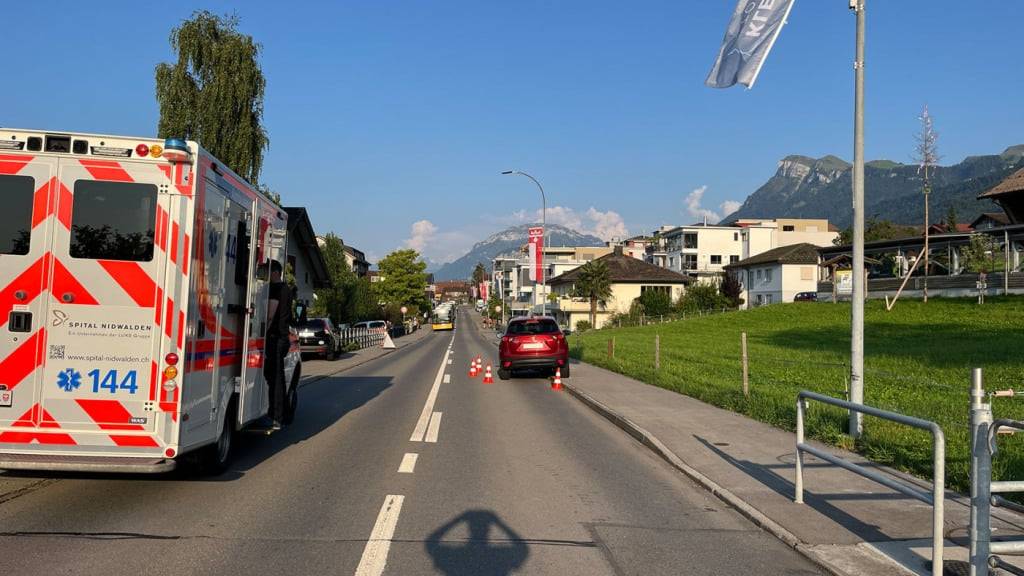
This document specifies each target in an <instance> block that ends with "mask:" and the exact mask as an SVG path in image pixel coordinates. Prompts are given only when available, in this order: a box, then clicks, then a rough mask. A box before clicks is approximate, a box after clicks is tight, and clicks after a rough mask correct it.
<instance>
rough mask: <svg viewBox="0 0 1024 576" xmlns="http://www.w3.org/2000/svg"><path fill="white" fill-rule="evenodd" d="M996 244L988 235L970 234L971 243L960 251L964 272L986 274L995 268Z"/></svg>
mask: <svg viewBox="0 0 1024 576" xmlns="http://www.w3.org/2000/svg"><path fill="white" fill-rule="evenodd" d="M998 249H999V248H998V246H997V245H996V242H995V241H994V240H992V237H991V236H989V235H988V234H971V243H970V244H969V245H967V246H964V247H963V248H961V249H960V257H961V259H962V260H963V266H964V269H965V270H968V271H970V272H979V273H981V274H987V273H989V272H992V270H993V269H994V268H995V261H996V260H995V255H996V250H998Z"/></svg>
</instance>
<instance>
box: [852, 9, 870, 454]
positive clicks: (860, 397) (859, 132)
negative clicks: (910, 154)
mask: <svg viewBox="0 0 1024 576" xmlns="http://www.w3.org/2000/svg"><path fill="white" fill-rule="evenodd" d="M865 2H866V0H850V8H851V9H852V10H853V11H854V12H855V14H856V16H857V44H856V60H855V61H854V64H853V69H854V78H855V104H854V113H853V302H851V306H850V312H851V314H850V316H851V318H850V401H851V402H854V403H856V404H863V403H864V298H865V296H866V295H867V290H866V289H867V275H866V274H864V4H865ZM862 431H863V419H862V416H861V414H860V412H854V411H851V412H850V436H853V437H854V438H859V437H860V435H861V432H862Z"/></svg>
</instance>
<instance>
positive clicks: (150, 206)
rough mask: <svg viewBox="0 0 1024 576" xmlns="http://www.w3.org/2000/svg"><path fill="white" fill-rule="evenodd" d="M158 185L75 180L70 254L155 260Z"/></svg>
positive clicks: (100, 258) (104, 258) (106, 258)
mask: <svg viewBox="0 0 1024 576" xmlns="http://www.w3.org/2000/svg"><path fill="white" fill-rule="evenodd" d="M155 224H156V186H154V185H152V184H136V183H134V182H99V181H95V180H79V181H77V182H75V196H74V203H73V204H72V209H71V256H72V257H73V258H89V259H94V260H135V261H148V260H152V259H153V228H154V226H155Z"/></svg>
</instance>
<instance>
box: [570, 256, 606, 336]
mask: <svg viewBox="0 0 1024 576" xmlns="http://www.w3.org/2000/svg"><path fill="white" fill-rule="evenodd" d="M579 271H580V273H579V276H577V277H576V283H575V286H574V290H575V294H576V296H578V297H581V298H587V299H588V300H589V301H590V325H591V326H596V325H597V305H598V303H600V304H601V305H602V306H603V305H604V304H605V302H607V301H608V299H610V298H611V297H612V278H611V273H610V272H609V271H608V265H607V264H605V263H604V262H602V261H600V260H591V261H590V262H587V263H586V264H584V265H583V266H580V268H579Z"/></svg>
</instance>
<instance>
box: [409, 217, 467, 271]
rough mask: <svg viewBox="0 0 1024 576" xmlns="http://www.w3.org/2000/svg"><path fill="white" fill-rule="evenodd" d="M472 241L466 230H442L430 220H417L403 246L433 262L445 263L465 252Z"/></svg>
mask: <svg viewBox="0 0 1024 576" xmlns="http://www.w3.org/2000/svg"><path fill="white" fill-rule="evenodd" d="M472 242H473V239H472V237H470V235H469V234H467V233H466V232H461V231H458V230H453V231H448V232H442V231H440V230H439V229H438V227H437V226H435V225H434V223H433V222H431V221H430V220H417V221H416V222H413V223H412V226H411V227H410V230H409V238H406V240H405V242H403V243H402V246H403V247H405V248H412V249H413V250H415V251H417V252H419V253H420V255H421V256H423V257H424V258H426V259H428V260H430V261H432V262H436V263H438V264H443V263H445V262H451V261H452V260H455V259H457V258H458V257H460V256H462V255H463V254H465V253H466V251H467V250H468V246H470V245H471V244H472Z"/></svg>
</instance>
